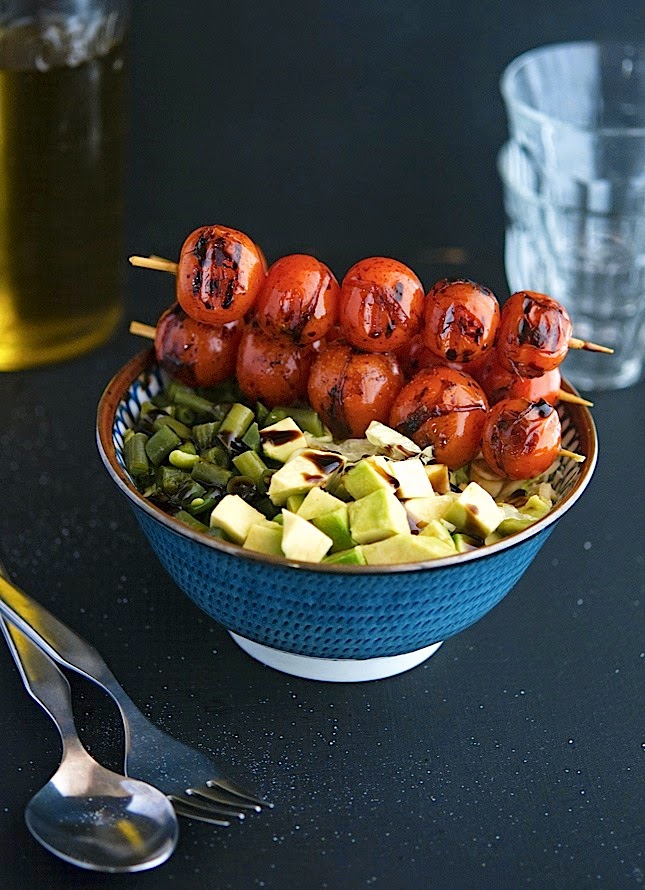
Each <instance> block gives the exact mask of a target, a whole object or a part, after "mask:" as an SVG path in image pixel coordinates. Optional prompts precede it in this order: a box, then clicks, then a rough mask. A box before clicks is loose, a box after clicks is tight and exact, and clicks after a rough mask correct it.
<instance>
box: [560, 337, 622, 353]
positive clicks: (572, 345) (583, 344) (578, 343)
mask: <svg viewBox="0 0 645 890" xmlns="http://www.w3.org/2000/svg"><path fill="white" fill-rule="evenodd" d="M569 349H587V350H589V352H607V353H608V354H609V355H613V352H614V350H613V349H610V348H609V346H600V345H599V344H598V343H590V342H589V340H579V339H578V338H577V337H572V338H571V339H570V340H569Z"/></svg>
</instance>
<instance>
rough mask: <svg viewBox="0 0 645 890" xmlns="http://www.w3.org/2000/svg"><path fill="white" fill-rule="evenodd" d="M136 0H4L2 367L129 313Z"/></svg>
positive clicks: (100, 336)
mask: <svg viewBox="0 0 645 890" xmlns="http://www.w3.org/2000/svg"><path fill="white" fill-rule="evenodd" d="M127 14H128V5H127V2H126V0H9V2H4V3H2V4H0V371H6V370H17V369H20V368H26V367H30V366H32V365H40V364H44V363H47V362H53V361H58V360H61V359H66V358H70V357H72V356H75V355H78V354H79V353H81V352H84V351H86V350H88V349H91V348H92V347H94V346H97V345H98V344H99V343H101V342H102V341H103V340H105V339H106V338H107V337H108V336H109V334H110V333H111V332H112V330H113V328H114V327H115V325H116V323H117V321H118V320H119V318H120V315H121V306H122V278H123V272H122V269H123V256H124V245H123V233H122V228H123V191H124V182H123V179H124V148H125V145H124V143H125V76H126V58H125V44H124V42H125V32H126V24H127Z"/></svg>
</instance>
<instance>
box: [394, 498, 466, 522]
mask: <svg viewBox="0 0 645 890" xmlns="http://www.w3.org/2000/svg"><path fill="white" fill-rule="evenodd" d="M456 499H457V495H456V494H454V493H453V492H450V493H449V494H433V495H432V496H431V497H428V498H412V499H411V500H409V501H406V502H405V509H406V511H407V514H408V516H409V517H410V519H411V520H412V522H413V523H414V524H415V525H417V526H418V527H419V528H423V527H424V526H425V525H427V524H428V523H429V522H432V520H433V519H443V518H444V516H445V515H446V513H447V512H448V509H449V508H450V506H451V505H452V503H453V502H454V501H455V500H456Z"/></svg>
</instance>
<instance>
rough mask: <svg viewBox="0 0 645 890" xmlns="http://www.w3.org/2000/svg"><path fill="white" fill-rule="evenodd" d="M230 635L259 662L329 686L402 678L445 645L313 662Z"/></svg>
mask: <svg viewBox="0 0 645 890" xmlns="http://www.w3.org/2000/svg"><path fill="white" fill-rule="evenodd" d="M229 633H230V635H231V636H232V637H233V639H234V640H235V642H236V643H237V645H238V646H239V647H240V648H241V649H243V650H244V651H245V652H246V653H247V655H250V656H251V657H252V658H255V659H256V661H260V662H262V664H266V665H267V666H268V667H271V668H275V670H277V671H282V673H284V674H291V675H292V676H294V677H303V678H304V679H305V680H323V681H325V682H328V683H360V682H363V681H365V680H382V679H384V678H385V677H393V676H394V675H395V674H402V673H403V672H404V671H409V670H410V669H411V668H413V667H416V666H417V665H418V664H421V662H422V661H425V660H426V659H427V658H430V656H431V655H434V653H435V652H436V651H437V649H438V648H439V646H441V643H442V642H443V641H440V642H438V643H433V644H432V645H431V646H426V647H425V648H423V649H417V650H415V651H414V652H406V653H404V654H403V655H387V656H383V657H379V658H313V657H312V656H310V655H296V654H294V653H293V652H283V651H282V650H281V649H272V648H271V647H270V646H264V645H262V643H255V642H254V641H253V640H248V639H247V638H246V637H241V636H239V635H238V634H235V633H233V632H232V631H229Z"/></svg>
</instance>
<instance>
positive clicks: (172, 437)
mask: <svg viewBox="0 0 645 890" xmlns="http://www.w3.org/2000/svg"><path fill="white" fill-rule="evenodd" d="M180 444H181V439H180V438H179V436H178V435H177V433H175V432H173V430H171V429H170V427H169V426H162V427H161V428H160V429H158V430H157V432H156V433H155V434H154V435H153V436H151V437H150V438H149V439H148V441H147V442H146V445H145V448H146V454H147V455H148V457H149V458H150V460H151V462H152V463H153V464H154V465H155V467H158V466H159V465H160V464H161V463H163V461H164V460H165V459H166V458H167V457H168V455H169V454H170V452H171V451H173V450H174V449H175V448H176V447H177V446H178V445H180Z"/></svg>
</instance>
